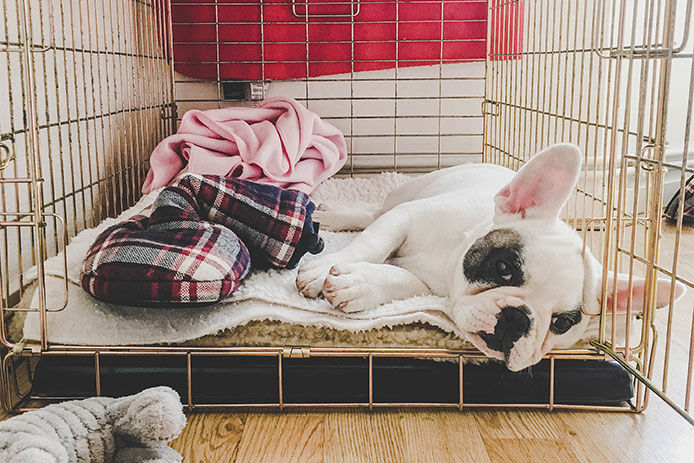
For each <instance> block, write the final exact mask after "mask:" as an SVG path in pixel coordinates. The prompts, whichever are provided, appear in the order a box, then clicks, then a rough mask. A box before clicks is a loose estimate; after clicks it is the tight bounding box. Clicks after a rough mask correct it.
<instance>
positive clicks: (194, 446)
mask: <svg viewBox="0 0 694 463" xmlns="http://www.w3.org/2000/svg"><path fill="white" fill-rule="evenodd" d="M245 422H246V415H245V414H239V415H237V414H229V413H193V414H191V415H189V416H188V423H187V424H186V427H185V429H184V431H183V433H182V434H181V435H180V436H179V437H178V438H177V439H176V440H174V441H173V442H172V443H171V447H173V448H174V449H176V450H177V451H178V452H179V453H180V454H181V455H183V456H184V460H183V461H185V462H187V463H205V462H220V463H221V462H231V461H234V459H235V458H236V453H237V451H238V444H239V441H240V440H241V435H242V433H243V429H244V427H245Z"/></svg>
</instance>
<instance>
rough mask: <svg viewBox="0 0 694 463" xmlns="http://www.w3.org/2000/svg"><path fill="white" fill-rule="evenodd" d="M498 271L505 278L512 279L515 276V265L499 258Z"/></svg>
mask: <svg viewBox="0 0 694 463" xmlns="http://www.w3.org/2000/svg"><path fill="white" fill-rule="evenodd" d="M496 273H497V274H498V275H499V276H500V277H501V278H503V279H504V280H506V281H511V278H513V267H511V264H509V263H508V262H506V261H505V260H503V259H499V260H497V261H496Z"/></svg>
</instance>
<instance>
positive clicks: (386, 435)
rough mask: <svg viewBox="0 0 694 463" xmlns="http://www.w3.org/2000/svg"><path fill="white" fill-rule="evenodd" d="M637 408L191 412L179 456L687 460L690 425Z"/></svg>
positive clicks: (691, 451) (691, 455)
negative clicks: (622, 410) (616, 410)
mask: <svg viewBox="0 0 694 463" xmlns="http://www.w3.org/2000/svg"><path fill="white" fill-rule="evenodd" d="M655 400H657V399H654V401H653V403H652V404H651V407H649V408H648V409H647V411H646V412H644V413H642V414H638V415H637V414H630V413H626V414H625V413H595V412H551V413H550V412H546V411H511V410H502V411H499V410H490V411H487V410H470V411H463V412H458V411H440V410H436V411H432V410H411V409H408V410H383V411H374V412H368V411H344V410H340V411H317V412H309V413H306V412H277V413H258V412H253V413H249V414H246V413H240V414H232V413H194V414H192V415H190V416H189V418H188V425H187V426H186V429H185V431H184V432H183V434H182V435H181V436H180V437H179V438H178V439H176V440H175V441H174V442H173V444H172V446H173V447H174V448H175V449H177V450H178V451H179V452H181V454H183V455H184V461H185V462H191V463H192V462H196V463H198V462H220V463H221V462H275V461H277V462H368V463H373V462H436V463H446V462H475V463H477V462H499V463H502V462H503V463H512V462H523V463H526V462H552V463H555V462H610V463H616V462H629V463H634V462H654V463H655V462H657V463H664V462H691V461H694V427H692V426H691V425H689V424H688V423H687V422H686V421H685V420H684V419H682V418H680V417H679V416H678V415H676V414H675V413H674V412H672V411H671V410H670V409H669V408H667V406H666V405H665V404H664V403H662V402H660V401H658V402H657V403H656V401H655Z"/></svg>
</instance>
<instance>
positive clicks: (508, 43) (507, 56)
mask: <svg viewBox="0 0 694 463" xmlns="http://www.w3.org/2000/svg"><path fill="white" fill-rule="evenodd" d="M523 1H524V0H515V1H509V0H490V2H489V7H490V8H489V10H490V11H489V24H490V26H489V27H490V43H489V59H490V60H492V61H505V60H512V59H520V57H521V55H520V53H521V52H522V51H523Z"/></svg>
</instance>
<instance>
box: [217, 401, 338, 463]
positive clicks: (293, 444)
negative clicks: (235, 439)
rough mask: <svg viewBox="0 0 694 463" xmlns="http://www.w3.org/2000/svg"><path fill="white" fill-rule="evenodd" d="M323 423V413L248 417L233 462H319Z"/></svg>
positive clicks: (250, 415)
mask: <svg viewBox="0 0 694 463" xmlns="http://www.w3.org/2000/svg"><path fill="white" fill-rule="evenodd" d="M324 420H325V414H323V413H294V412H286V413H264V414H255V413H253V414H249V415H248V417H247V419H246V425H245V426H244V429H243V435H242V436H241V442H239V446H238V453H237V455H236V459H235V460H234V461H236V462H252V463H256V462H273V461H277V462H283V461H287V462H322V461H323V422H324ZM229 461H232V460H229Z"/></svg>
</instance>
